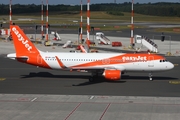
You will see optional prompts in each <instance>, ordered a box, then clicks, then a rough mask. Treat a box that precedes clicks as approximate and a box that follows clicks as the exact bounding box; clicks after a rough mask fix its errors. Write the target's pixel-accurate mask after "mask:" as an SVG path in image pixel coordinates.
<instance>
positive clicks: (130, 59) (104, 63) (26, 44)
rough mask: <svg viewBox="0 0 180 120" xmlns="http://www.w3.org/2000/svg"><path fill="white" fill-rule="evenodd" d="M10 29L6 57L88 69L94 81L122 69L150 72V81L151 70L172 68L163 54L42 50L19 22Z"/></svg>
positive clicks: (60, 67)
mask: <svg viewBox="0 0 180 120" xmlns="http://www.w3.org/2000/svg"><path fill="white" fill-rule="evenodd" d="M10 29H11V35H12V38H13V41H14V47H15V51H16V53H11V54H8V55H7V57H8V58H10V59H14V60H17V61H19V62H23V63H27V64H30V65H34V66H38V67H43V68H48V69H54V70H68V71H79V72H90V73H91V74H92V75H91V76H90V78H89V81H90V82H94V81H96V80H97V77H98V76H99V75H101V76H103V77H104V78H105V79H107V80H110V81H117V80H120V79H121V76H122V74H123V73H125V72H139V73H141V72H149V80H150V81H152V80H153V79H152V73H153V72H158V71H166V70H171V69H173V68H174V65H173V64H172V63H171V62H169V61H167V60H166V59H165V58H164V57H163V56H160V55H157V54H150V53H69V52H42V51H40V50H38V49H37V48H36V47H35V45H34V44H33V43H32V42H31V41H30V39H29V38H28V37H27V36H26V35H25V33H24V32H23V31H22V30H21V29H20V28H19V26H17V25H11V26H10Z"/></svg>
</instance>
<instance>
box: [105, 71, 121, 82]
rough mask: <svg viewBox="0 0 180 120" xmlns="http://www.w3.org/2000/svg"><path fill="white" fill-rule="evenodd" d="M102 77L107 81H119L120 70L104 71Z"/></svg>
mask: <svg viewBox="0 0 180 120" xmlns="http://www.w3.org/2000/svg"><path fill="white" fill-rule="evenodd" d="M103 76H104V77H105V78H106V79H108V80H114V81H115V80H120V78H121V71H120V70H104V73H103Z"/></svg>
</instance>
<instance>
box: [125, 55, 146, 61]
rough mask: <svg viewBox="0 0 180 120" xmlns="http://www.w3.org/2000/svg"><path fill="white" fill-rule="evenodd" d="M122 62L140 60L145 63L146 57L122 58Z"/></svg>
mask: <svg viewBox="0 0 180 120" xmlns="http://www.w3.org/2000/svg"><path fill="white" fill-rule="evenodd" d="M122 60H123V61H139V60H142V61H146V60H147V57H146V56H137V57H136V56H124V57H122Z"/></svg>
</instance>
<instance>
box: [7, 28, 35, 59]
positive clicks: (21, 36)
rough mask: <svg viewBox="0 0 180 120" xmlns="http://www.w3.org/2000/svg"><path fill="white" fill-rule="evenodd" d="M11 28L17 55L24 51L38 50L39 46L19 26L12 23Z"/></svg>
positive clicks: (33, 51)
mask: <svg viewBox="0 0 180 120" xmlns="http://www.w3.org/2000/svg"><path fill="white" fill-rule="evenodd" d="M10 29H11V35H12V39H13V41H14V47H15V50H16V55H17V56H18V55H20V54H23V53H35V52H38V50H37V48H36V47H35V46H34V44H33V43H32V42H31V41H30V39H29V38H28V37H27V36H26V35H25V33H24V32H23V31H22V30H21V29H20V28H19V26H17V25H11V26H10Z"/></svg>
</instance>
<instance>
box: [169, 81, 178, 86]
mask: <svg viewBox="0 0 180 120" xmlns="http://www.w3.org/2000/svg"><path fill="white" fill-rule="evenodd" d="M169 84H176V85H177V84H180V80H171V81H169Z"/></svg>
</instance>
